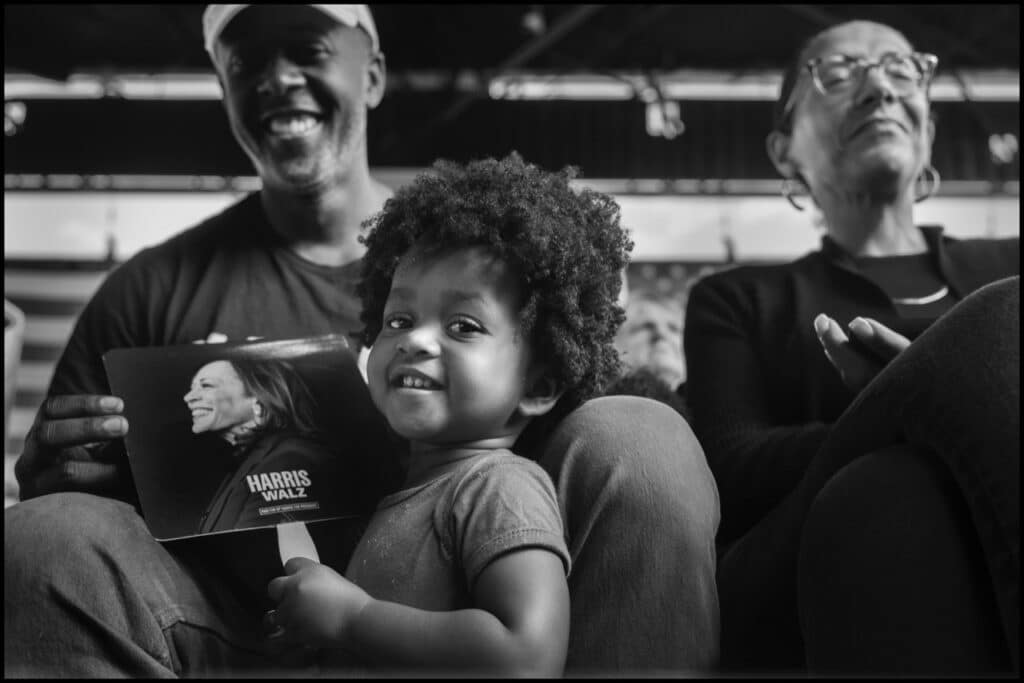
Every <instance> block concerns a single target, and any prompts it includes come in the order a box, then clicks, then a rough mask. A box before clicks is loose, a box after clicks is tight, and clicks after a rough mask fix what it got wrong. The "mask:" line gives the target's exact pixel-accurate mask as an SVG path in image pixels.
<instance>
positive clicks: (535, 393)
mask: <svg viewBox="0 0 1024 683" xmlns="http://www.w3.org/2000/svg"><path fill="white" fill-rule="evenodd" d="M564 393H565V390H564V389H562V388H561V387H559V386H558V383H557V382H555V380H554V379H553V378H551V377H549V376H547V375H546V374H544V373H538V374H537V375H536V376H535V377H534V378H533V380H532V381H531V382H530V386H529V388H528V389H527V390H526V393H525V394H523V397H522V398H521V399H519V414H520V415H522V416H523V417H540V416H541V415H544V414H545V413H547V412H548V411H549V410H551V409H552V408H554V407H555V404H556V403H558V399H560V398H562V394H564Z"/></svg>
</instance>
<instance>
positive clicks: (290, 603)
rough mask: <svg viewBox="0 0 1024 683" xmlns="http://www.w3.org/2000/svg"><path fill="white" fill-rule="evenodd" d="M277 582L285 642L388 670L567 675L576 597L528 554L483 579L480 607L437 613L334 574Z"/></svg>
mask: <svg viewBox="0 0 1024 683" xmlns="http://www.w3.org/2000/svg"><path fill="white" fill-rule="evenodd" d="M285 571H286V573H287V574H288V576H283V577H279V578H277V579H274V580H273V581H271V583H270V587H269V593H270V597H271V598H272V599H273V600H275V601H276V602H278V603H279V604H278V607H277V614H276V618H275V623H276V624H277V625H278V626H280V627H282V628H283V630H284V631H283V635H282V637H283V638H287V639H288V640H294V641H297V642H305V643H306V644H309V645H317V646H321V647H344V648H345V649H347V650H350V651H352V652H355V653H358V654H359V655H361V656H362V657H364V658H366V659H368V660H370V661H373V662H375V663H378V664H381V665H382V666H384V667H387V668H395V669H401V668H406V669H408V668H412V667H424V668H432V669H445V670H449V671H455V670H475V671H486V672H487V673H489V674H494V675H502V674H504V675H534V676H560V675H561V674H562V671H563V668H564V666H565V655H566V647H567V644H568V640H569V590H568V587H567V585H566V581H565V570H564V567H563V565H562V560H561V559H560V558H559V557H558V555H556V554H555V553H553V552H550V551H548V550H542V549H538V548H525V549H522V550H516V551H513V552H510V553H508V554H505V555H502V556H500V557H498V558H497V559H495V560H494V561H493V562H491V563H490V564H489V565H488V566H487V567H486V568H484V570H483V571H482V572H481V573H480V576H479V578H478V579H477V581H476V585H475V586H474V587H473V602H474V604H475V605H476V607H474V608H469V609H462V610H458V611H455V612H430V611H426V610H421V609H416V608H414V607H408V606H406V605H400V604H397V603H394V602H385V601H381V600H374V599H373V598H371V597H370V596H369V595H368V594H367V593H366V592H365V591H363V590H362V589H360V588H359V587H357V586H356V585H355V584H353V583H351V582H350V581H348V580H347V579H345V578H344V577H342V576H341V575H339V574H338V573H337V572H335V571H333V570H332V569H330V568H328V567H326V566H324V565H321V564H316V563H314V562H312V561H311V560H308V559H305V558H295V559H292V560H289V562H288V564H287V565H285Z"/></svg>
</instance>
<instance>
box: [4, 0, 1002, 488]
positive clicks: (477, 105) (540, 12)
mask: <svg viewBox="0 0 1024 683" xmlns="http://www.w3.org/2000/svg"><path fill="white" fill-rule="evenodd" d="M203 8H204V5H187V4H180V5H179V4H174V5H89V4H75V5H51V4H46V5H36V4H24V5H5V6H4V29H3V30H4V297H5V343H4V353H5V416H9V418H8V417H5V430H6V431H5V433H6V443H7V448H6V452H7V453H8V454H17V453H19V452H20V451H21V447H22V441H23V438H24V434H25V432H26V431H27V429H28V427H29V426H30V424H31V421H32V419H33V417H34V415H35V411H36V409H37V407H38V405H39V403H40V401H41V400H42V396H43V394H44V392H45V390H46V387H47V385H48V383H49V379H50V375H51V374H52V371H53V365H54V363H55V361H56V359H57V357H58V355H59V354H60V352H61V350H62V348H63V345H64V343H65V341H66V339H67V336H68V335H69V334H70V331H71V327H72V325H73V322H74V319H75V316H76V315H77V313H78V311H79V310H80V308H81V307H82V306H83V305H84V303H85V301H87V300H88V298H89V296H90V295H91V294H92V292H93V291H94V290H95V288H96V286H97V285H98V284H99V282H100V281H101V280H102V278H103V277H104V276H105V274H106V273H107V272H108V271H109V269H110V268H112V267H114V266H116V265H117V264H118V263H119V262H121V261H123V260H125V259H127V258H128V257H130V256H132V255H133V254H134V253H135V252H137V251H138V250H139V249H141V248H143V247H145V246H148V245H150V244H154V243H157V242H159V241H162V240H163V239H165V238H167V237H168V236H170V235H171V234H173V233H176V232H179V231H180V230H182V229H183V228H185V227H188V226H190V225H193V224H195V223H196V222H198V221H199V220H201V219H203V218H205V217H207V216H209V215H211V214H213V213H215V212H217V211H219V210H220V209H221V208H223V207H225V206H227V205H228V204H230V203H232V202H234V201H235V200H236V199H237V198H239V197H240V196H241V195H242V194H244V193H246V192H249V191H251V190H253V189H256V188H258V187H259V184H258V180H257V179H256V178H255V176H254V174H253V171H252V168H251V167H250V165H249V162H248V159H247V158H246V157H245V156H244V155H243V153H242V152H241V150H240V149H239V147H238V146H237V145H236V143H235V142H234V140H233V139H232V137H231V134H230V131H229V129H228V125H227V122H226V118H225V116H224V113H223V110H222V108H221V105H220V102H219V96H220V90H219V87H218V85H217V82H216V79H215V78H214V76H213V73H212V69H211V67H210V64H209V61H208V58H207V56H206V53H205V52H204V51H203V47H202V32H201V15H202V11H203ZM371 8H372V10H373V12H374V16H375V19H376V21H377V27H378V30H379V33H380V39H381V44H382V48H383V51H384V53H385V55H386V58H387V67H388V78H387V95H386V96H385V98H384V101H383V103H382V104H381V105H380V106H379V107H378V108H377V109H376V110H375V111H374V112H373V113H372V114H371V115H370V119H369V157H370V163H371V166H372V171H373V173H374V175H375V176H376V177H378V178H379V179H380V180H382V181H383V182H385V183H387V184H389V185H392V186H394V187H398V186H400V185H402V184H404V183H406V182H408V181H409V180H410V179H411V178H412V177H413V176H414V175H415V174H416V173H417V172H419V171H420V170H422V169H423V168H424V167H426V166H428V165H429V164H430V163H431V162H432V161H433V160H434V159H436V158H439V157H443V158H447V159H453V160H457V161H467V160H469V159H473V158H479V157H483V156H503V155H505V154H507V153H508V152H510V151H512V150H518V151H519V152H520V153H521V154H522V155H523V156H524V157H525V158H526V159H527V160H529V161H531V162H534V163H537V164H539V165H541V166H544V167H546V168H550V169H557V168H560V167H562V166H565V165H569V164H571V165H574V166H577V167H579V169H580V171H581V173H582V179H581V180H580V182H581V183H582V184H585V185H588V186H590V187H594V188H595V189H599V190H602V191H605V192H608V193H611V194H613V195H614V196H615V197H616V198H617V200H618V201H619V203H620V205H621V207H622V217H623V223H624V224H625V225H626V226H627V227H628V228H629V229H630V230H631V231H632V234H633V238H634V240H635V242H636V248H635V250H634V262H633V264H632V265H631V266H630V270H629V273H628V275H629V285H630V288H631V289H653V290H656V291H659V292H667V293H671V294H674V295H675V296H677V297H678V298H679V299H680V301H682V302H683V303H684V305H685V297H686V293H687V291H688V289H689V287H690V285H691V284H692V282H693V281H694V279H695V278H697V277H700V276H701V275H703V274H706V273H708V272H711V271H714V270H717V269H719V268H724V267H729V266H731V265H734V264H737V263H746V262H771V261H787V260H791V259H793V258H795V257H797V256H799V255H801V254H803V253H805V252H806V251H809V250H811V249H814V248H816V247H817V246H818V244H819V242H820V235H821V233H820V231H819V229H818V227H817V226H816V225H815V223H816V220H817V217H816V216H815V215H814V214H813V213H812V212H810V211H808V212H804V213H798V212H796V211H794V210H793V209H792V208H791V207H790V206H789V204H787V203H786V201H785V200H783V199H782V198H781V196H780V194H779V190H780V187H781V180H780V179H779V177H778V175H777V174H776V172H775V170H774V168H773V167H772V165H771V163H770V162H769V160H768V157H767V156H766V154H765V152H764V138H765V136H766V134H767V133H768V131H769V128H770V125H771V119H772V117H771V110H772V103H773V101H774V99H775V97H776V96H777V93H778V87H779V83H780V81H781V71H782V69H783V68H784V66H785V65H786V64H787V62H788V60H789V59H791V58H792V56H793V52H794V51H795V50H796V49H797V47H798V46H799V45H800V43H801V42H802V40H803V39H804V38H805V37H807V36H809V35H810V34H812V33H814V32H815V31H817V30H819V29H820V28H822V27H824V26H827V25H830V24H833V23H837V22H840V21H844V20H848V19H856V18H859V19H871V20H876V21H881V22H884V23H886V24H889V25H891V26H893V27H895V28H897V29H899V30H901V31H903V33H904V34H905V35H906V36H907V37H908V38H909V40H910V41H911V43H913V44H914V45H915V47H916V48H917V49H919V50H922V51H928V52H933V53H935V54H937V55H938V56H939V59H940V64H939V69H938V74H937V77H936V79H935V81H934V83H933V85H932V99H933V101H934V106H933V108H934V111H935V113H936V115H937V139H936V142H935V145H934V150H933V159H932V161H933V164H934V166H935V167H936V168H937V169H938V170H939V172H940V173H941V175H942V179H943V182H942V186H941V190H940V192H939V195H938V196H937V197H934V198H932V199H930V200H928V201H927V202H925V203H923V204H921V205H920V206H919V207H918V212H917V217H918V220H919V222H922V223H928V222H935V223H941V224H943V225H944V226H945V227H946V230H947V232H948V233H949V234H952V235H954V236H959V237H970V236H1001V235H1017V234H1019V230H1020V215H1019V211H1020V209H1019V179H1020V161H1019V155H1018V145H1019V135H1020V94H1019V93H1020V71H1019V66H1020V38H1019V34H1020V8H1019V5H980V4H962V5H644V4H623V5H572V4H560V5H526V4H520V5H381V6H374V5H371ZM5 461H6V463H7V465H6V468H7V475H8V476H7V477H5V480H9V479H10V468H11V465H12V463H13V457H12V456H11V455H9V456H8V457H7V458H5ZM7 493H8V494H10V489H8V491H7Z"/></svg>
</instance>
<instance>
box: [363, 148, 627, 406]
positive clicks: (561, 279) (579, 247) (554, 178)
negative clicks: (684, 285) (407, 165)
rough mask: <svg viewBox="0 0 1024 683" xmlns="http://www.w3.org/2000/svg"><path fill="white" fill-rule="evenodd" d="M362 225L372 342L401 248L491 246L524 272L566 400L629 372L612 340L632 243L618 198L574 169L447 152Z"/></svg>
mask: <svg viewBox="0 0 1024 683" xmlns="http://www.w3.org/2000/svg"><path fill="white" fill-rule="evenodd" d="M433 171H434V172H433V173H424V174H422V175H420V176H419V177H417V178H416V180H415V181H413V182H412V183H411V184H410V185H408V186H406V187H403V188H402V189H400V190H399V191H398V192H397V193H396V194H395V196H394V197H392V198H391V199H389V200H388V201H387V203H385V205H384V209H383V210H382V211H381V212H380V213H378V214H377V215H376V216H374V217H373V218H371V219H370V220H368V221H367V222H366V223H364V227H370V228H371V231H370V232H369V234H367V235H365V236H363V237H361V238H360V239H361V241H362V242H363V243H364V244H365V245H366V247H367V251H366V255H365V256H364V257H363V266H362V279H361V280H360V282H359V285H358V287H357V289H356V291H357V293H358V295H359V296H360V297H361V298H362V306H363V311H362V321H363V324H364V325H365V329H364V331H363V337H364V342H365V343H366V344H367V345H368V346H369V345H372V344H373V341H374V340H375V339H376V338H377V335H378V334H379V333H380V330H381V325H382V321H383V314H384V304H385V302H386V300H387V297H388V293H389V291H390V289H391V280H392V278H393V276H394V273H395V268H396V267H397V266H398V263H399V260H400V259H401V257H402V256H403V255H404V254H405V253H406V252H407V251H409V249H410V248H412V247H413V246H414V245H415V246H417V247H422V248H427V249H431V250H433V249H437V250H438V251H439V252H445V251H450V250H452V249H459V248H464V247H476V246H483V247H486V248H488V249H489V250H491V251H492V252H493V253H494V254H495V255H496V256H498V257H499V258H501V259H502V260H503V261H505V262H506V263H507V264H509V265H510V266H511V267H512V268H513V269H515V271H517V272H518V274H519V277H520V281H521V283H522V287H523V291H524V292H525V293H526V297H525V302H524V304H523V307H522V309H521V312H520V322H521V324H522V330H523V334H524V336H525V338H526V339H527V340H529V342H530V343H531V344H532V348H533V350H534V352H535V353H536V354H537V357H538V358H541V359H543V360H544V361H545V362H546V363H547V364H548V366H549V375H550V377H551V378H552V379H554V380H555V382H557V384H558V387H559V388H561V389H564V390H565V393H564V394H563V397H562V399H561V401H560V402H559V404H560V405H561V406H562V407H563V410H559V411H557V412H558V413H560V414H564V412H565V410H564V408H569V409H571V407H573V406H576V405H578V404H579V403H581V402H583V401H585V400H587V399H588V398H591V397H593V396H596V395H598V394H599V393H600V392H601V391H602V390H603V389H604V387H605V385H606V384H607V383H608V382H610V381H611V380H613V379H614V378H615V377H616V376H617V375H618V374H619V370H620V364H619V358H618V354H617V353H616V350H615V348H614V347H613V346H612V340H613V339H614V337H615V333H616V331H617V330H618V328H619V326H620V325H621V324H622V320H623V318H624V314H623V311H622V309H621V308H620V307H619V306H618V305H617V303H616V301H617V297H618V293H619V288H620V287H621V284H622V282H621V272H622V269H623V268H624V267H625V266H626V264H627V263H628V258H629V251H630V250H631V249H632V248H633V243H632V241H630V240H629V238H628V236H627V235H626V232H625V231H624V230H623V229H622V227H621V226H620V225H619V207H618V204H616V203H615V200H613V199H612V198H611V197H609V196H607V195H604V194H601V193H599V192H595V191H593V190H589V189H585V188H584V189H580V190H575V189H573V188H572V187H571V186H570V184H569V183H570V181H571V180H572V179H573V178H575V177H576V170H575V169H573V168H571V167H570V168H566V169H564V170H562V171H561V172H559V173H549V172H547V171H544V170H542V169H540V168H538V167H536V166H534V165H532V164H528V163H526V162H524V161H523V159H522V158H521V157H520V156H519V155H518V154H517V153H515V152H513V153H512V154H510V155H509V156H508V157H506V158H504V159H502V160H500V161H497V160H495V159H484V160H480V161H473V162H470V163H468V164H466V165H465V166H463V165H459V164H454V163H451V162H448V161H439V162H437V163H435V164H434V166H433Z"/></svg>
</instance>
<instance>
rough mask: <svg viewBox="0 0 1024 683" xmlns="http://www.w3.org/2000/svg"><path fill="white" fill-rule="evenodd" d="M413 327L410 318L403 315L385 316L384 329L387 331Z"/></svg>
mask: <svg viewBox="0 0 1024 683" xmlns="http://www.w3.org/2000/svg"><path fill="white" fill-rule="evenodd" d="M410 325H411V321H410V320H409V316H407V315H402V314H398V313H396V314H393V315H387V316H384V329H387V330H404V329H406V328H408V327H409V326H410Z"/></svg>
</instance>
